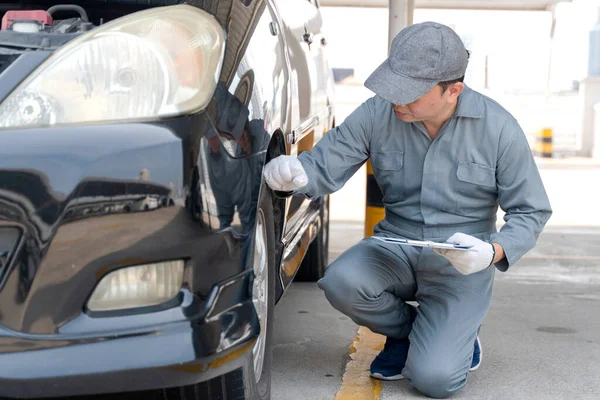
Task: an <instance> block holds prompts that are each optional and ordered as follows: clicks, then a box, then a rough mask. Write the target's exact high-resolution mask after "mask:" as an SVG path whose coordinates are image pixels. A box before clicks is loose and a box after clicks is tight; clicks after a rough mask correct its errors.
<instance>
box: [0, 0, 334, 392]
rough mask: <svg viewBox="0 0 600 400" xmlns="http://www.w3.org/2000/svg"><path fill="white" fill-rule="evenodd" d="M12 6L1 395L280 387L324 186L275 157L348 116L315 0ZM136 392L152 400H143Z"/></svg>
mask: <svg viewBox="0 0 600 400" xmlns="http://www.w3.org/2000/svg"><path fill="white" fill-rule="evenodd" d="M15 3H16V2H4V3H3V5H2V8H0V14H1V16H2V17H3V19H2V30H0V397H6V398H38V397H67V398H70V399H72V398H76V397H78V396H84V395H100V396H101V398H127V399H131V398H144V399H152V398H160V399H169V400H170V399H224V398H227V399H261V400H265V399H268V398H270V386H271V360H272V347H273V325H274V323H276V322H275V321H274V318H273V308H274V306H275V304H276V303H277V302H278V301H279V299H280V298H281V296H282V295H283V293H284V292H285V290H286V288H287V287H289V285H290V284H291V282H292V280H293V279H294V278H301V279H305V280H316V279H318V278H319V277H321V276H322V275H323V273H324V270H325V266H326V264H327V248H328V239H327V238H328V221H329V201H328V198H327V197H326V198H319V199H313V200H309V199H306V198H305V197H303V196H293V197H290V198H282V197H278V196H277V195H276V194H275V193H272V192H271V191H270V189H269V188H268V187H267V186H266V185H265V183H264V182H263V179H262V170H263V167H264V165H265V163H266V162H268V161H269V160H270V159H272V158H274V157H277V156H279V155H282V154H292V155H293V154H298V153H300V152H302V151H306V150H310V149H311V148H312V147H313V146H314V144H315V143H317V142H318V141H319V140H320V138H322V136H323V135H324V134H325V132H326V131H328V130H330V129H332V128H333V127H334V126H335V117H334V115H335V113H334V108H333V89H332V88H333V81H332V76H331V74H330V69H329V67H328V65H327V58H326V54H325V44H326V41H325V40H324V38H323V37H322V19H321V15H320V12H319V5H318V3H317V2H315V1H314V0H313V1H309V0H278V1H275V0H227V1H217V0H191V1H187V2H186V4H178V3H179V2H178V1H175V0H148V1H144V2H131V1H126V0H81V1H77V2H65V3H57V2H55V1H54V2H53V1H46V0H33V1H27V2H21V3H17V4H15ZM134 396H139V397H134Z"/></svg>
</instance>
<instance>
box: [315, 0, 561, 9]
mask: <svg viewBox="0 0 600 400" xmlns="http://www.w3.org/2000/svg"><path fill="white" fill-rule="evenodd" d="M389 2H390V0H321V6H324V7H386V8H387V7H388V6H389ZM562 2H571V0H415V7H416V8H433V9H454V10H520V11H547V10H552V8H553V7H554V6H556V4H558V3H562Z"/></svg>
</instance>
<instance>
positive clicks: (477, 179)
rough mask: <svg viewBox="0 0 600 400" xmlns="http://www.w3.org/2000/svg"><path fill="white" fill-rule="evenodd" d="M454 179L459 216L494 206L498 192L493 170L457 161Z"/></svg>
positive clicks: (485, 166) (476, 164)
mask: <svg viewBox="0 0 600 400" xmlns="http://www.w3.org/2000/svg"><path fill="white" fill-rule="evenodd" d="M456 178H457V180H456V197H457V199H456V200H457V204H456V208H457V211H458V213H459V214H462V215H467V214H470V213H472V212H473V211H474V210H481V209H484V208H489V207H493V206H494V205H495V204H496V198H497V193H498V190H497V187H496V170H495V169H494V168H491V167H488V166H487V165H482V164H478V163H474V162H469V161H459V162H458V167H457V170H456Z"/></svg>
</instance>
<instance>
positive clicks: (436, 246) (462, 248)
mask: <svg viewBox="0 0 600 400" xmlns="http://www.w3.org/2000/svg"><path fill="white" fill-rule="evenodd" d="M371 237H372V238H374V239H377V240H380V241H382V242H385V243H392V244H400V245H405V246H415V247H431V248H434V249H448V250H458V251H469V250H471V248H472V247H473V246H471V245H461V244H452V243H439V242H432V241H430V240H411V239H402V238H389V237H380V236H371Z"/></svg>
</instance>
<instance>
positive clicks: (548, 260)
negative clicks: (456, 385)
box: [272, 221, 600, 400]
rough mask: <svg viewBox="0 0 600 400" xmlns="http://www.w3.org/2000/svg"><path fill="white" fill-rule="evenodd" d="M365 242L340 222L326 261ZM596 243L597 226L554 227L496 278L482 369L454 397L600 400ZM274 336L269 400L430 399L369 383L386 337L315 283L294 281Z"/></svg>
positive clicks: (354, 227)
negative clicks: (335, 303) (338, 308)
mask: <svg viewBox="0 0 600 400" xmlns="http://www.w3.org/2000/svg"><path fill="white" fill-rule="evenodd" d="M362 235H363V226H362V224H361V223H357V222H340V221H337V222H335V221H334V222H333V223H332V225H331V236H330V237H331V245H330V259H331V260H333V259H334V258H335V257H337V256H339V254H340V253H341V252H342V251H344V250H345V249H346V248H348V247H349V246H351V245H352V244H353V243H355V242H356V241H358V240H360V238H361V237H362ZM598 243H600V227H596V228H594V227H586V228H568V227H549V228H548V229H547V230H546V231H545V232H544V233H543V234H542V235H541V236H540V239H539V245H538V246H537V247H536V249H535V250H534V251H532V252H530V253H529V254H528V255H526V256H525V257H524V258H523V259H522V260H521V261H520V262H519V263H518V264H517V265H515V266H514V267H513V269H511V270H510V271H509V272H507V273H498V274H497V275H496V284H495V292H494V297H493V301H492V307H491V310H490V312H489V314H488V316H487V318H486V320H485V322H484V325H483V327H482V331H481V340H482V345H483V350H484V360H483V364H482V366H481V368H480V369H478V370H477V371H475V372H473V373H472V374H471V375H470V376H469V381H468V384H467V386H466V387H465V389H463V390H462V391H461V392H459V393H458V394H457V395H455V396H454V397H453V398H456V399H502V400H504V399H536V400H537V399H541V400H545V399H548V400H550V399H552V400H554V399H565V400H567V399H589V400H592V399H599V398H600V373H599V372H600V317H599V314H598V309H599V306H600V255H598V253H597V248H598ZM275 337H276V344H275V353H274V375H273V393H272V398H273V400H295V399H302V400H321V399H323V400H325V399H331V400H333V399H335V400H367V399H369V400H371V399H383V400H385V399H390V400H391V399H420V398H424V397H423V396H421V395H420V394H418V393H417V392H415V391H414V390H413V389H411V387H410V386H409V385H408V383H407V382H406V381H399V382H385V383H381V382H379V381H375V380H372V379H370V378H369V376H368V367H369V363H370V361H371V360H372V358H373V357H374V355H375V354H377V352H378V351H379V349H380V348H381V346H382V343H383V338H382V337H379V335H374V334H372V333H370V332H365V330H364V328H362V329H361V330H360V331H359V327H358V326H357V325H356V324H354V323H353V322H352V321H350V320H348V318H347V317H345V316H344V315H342V314H341V313H339V312H337V311H336V310H335V309H333V308H332V307H331V306H330V305H329V303H328V302H327V300H326V299H325V298H324V296H323V294H322V292H321V291H320V290H319V289H318V288H317V287H316V284H314V283H294V284H293V285H292V287H291V290H290V291H289V292H288V293H286V295H285V296H284V298H283V299H282V301H281V302H280V303H279V304H278V306H277V308H276V332H275ZM357 338H358V340H357Z"/></svg>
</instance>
